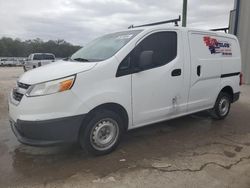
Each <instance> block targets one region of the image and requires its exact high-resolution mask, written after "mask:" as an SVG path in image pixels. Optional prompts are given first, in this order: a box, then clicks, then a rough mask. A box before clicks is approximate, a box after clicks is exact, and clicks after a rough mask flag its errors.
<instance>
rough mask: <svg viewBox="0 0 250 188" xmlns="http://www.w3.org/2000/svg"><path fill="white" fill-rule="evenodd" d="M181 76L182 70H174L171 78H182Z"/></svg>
mask: <svg viewBox="0 0 250 188" xmlns="http://www.w3.org/2000/svg"><path fill="white" fill-rule="evenodd" d="M180 75H181V69H174V70H173V71H172V73H171V76H180Z"/></svg>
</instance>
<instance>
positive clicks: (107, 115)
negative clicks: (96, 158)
mask: <svg viewBox="0 0 250 188" xmlns="http://www.w3.org/2000/svg"><path fill="white" fill-rule="evenodd" d="M87 119H88V120H86V121H85V122H84V123H83V125H82V128H81V130H80V134H79V143H80V145H81V147H82V148H83V149H84V150H86V151H87V153H90V154H92V155H105V154H108V153H111V152H112V151H114V150H115V149H116V148H117V146H118V145H119V143H120V140H121V136H122V134H123V131H124V125H123V121H122V118H121V117H120V116H119V115H118V114H117V113H115V112H113V111H110V110H104V109H103V110H97V111H94V112H93V113H91V115H90V116H89V117H88V118H87ZM105 123H106V124H105ZM110 124H113V125H112V126H114V127H116V128H110V127H112V126H110ZM105 126H106V127H105ZM108 126H109V127H108ZM104 128H105V130H102V129H104ZM106 129H109V131H107V130H106ZM116 129H117V131H116V132H115V131H114V130H116ZM102 131H103V132H104V135H102V134H103V132H102ZM107 132H115V133H114V134H112V133H107ZM100 134H101V135H100ZM107 134H109V135H108V138H110V137H111V138H112V139H111V141H110V142H109V143H107V145H108V146H107V147H104V145H102V144H99V145H98V143H99V141H103V140H101V139H103V138H98V137H99V135H100V137H103V136H104V140H105V139H106V140H107ZM110 135H111V136H110ZM112 135H113V136H114V135H115V136H114V138H113V137H112Z"/></svg>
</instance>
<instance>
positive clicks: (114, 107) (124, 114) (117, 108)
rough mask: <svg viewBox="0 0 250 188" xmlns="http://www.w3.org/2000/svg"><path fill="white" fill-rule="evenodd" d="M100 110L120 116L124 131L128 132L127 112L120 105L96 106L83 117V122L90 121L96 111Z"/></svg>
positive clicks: (105, 104)
mask: <svg viewBox="0 0 250 188" xmlns="http://www.w3.org/2000/svg"><path fill="white" fill-rule="evenodd" d="M102 109H105V110H110V111H113V112H115V113H117V114H118V115H120V117H121V118H122V120H123V121H124V130H125V131H127V130H128V125H129V116H128V112H127V111H126V109H125V108H124V107H123V106H122V105H120V104H118V103H104V104H100V105H98V106H96V107H95V108H93V109H92V110H91V111H90V112H88V113H87V115H86V117H85V122H86V121H88V120H90V119H91V118H92V116H93V115H94V113H95V112H96V111H98V110H102Z"/></svg>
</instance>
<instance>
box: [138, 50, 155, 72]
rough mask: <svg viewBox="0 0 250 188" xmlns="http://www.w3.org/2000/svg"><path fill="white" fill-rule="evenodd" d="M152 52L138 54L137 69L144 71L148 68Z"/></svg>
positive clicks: (151, 59)
mask: <svg viewBox="0 0 250 188" xmlns="http://www.w3.org/2000/svg"><path fill="white" fill-rule="evenodd" d="M153 53H154V52H153V51H143V52H141V54H140V57H139V62H138V67H139V68H140V69H142V70H143V69H145V68H146V67H148V66H150V65H151V64H152V62H153Z"/></svg>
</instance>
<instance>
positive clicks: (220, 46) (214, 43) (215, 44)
mask: <svg viewBox="0 0 250 188" xmlns="http://www.w3.org/2000/svg"><path fill="white" fill-rule="evenodd" d="M203 41H204V43H205V45H206V46H207V47H208V49H209V51H210V53H211V54H222V55H225V56H231V55H232V49H231V44H230V43H229V42H225V41H218V40H217V39H216V38H212V37H209V36H205V37H203Z"/></svg>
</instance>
